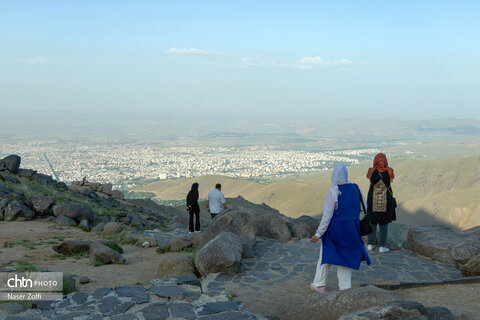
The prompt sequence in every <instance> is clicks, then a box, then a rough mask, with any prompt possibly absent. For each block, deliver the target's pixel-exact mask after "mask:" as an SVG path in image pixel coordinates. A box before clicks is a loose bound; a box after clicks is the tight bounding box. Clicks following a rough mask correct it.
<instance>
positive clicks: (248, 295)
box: [206, 239, 461, 319]
mask: <svg viewBox="0 0 480 320" xmlns="http://www.w3.org/2000/svg"><path fill="white" fill-rule="evenodd" d="M254 254H255V257H254V258H252V259H245V260H242V264H241V266H240V270H239V272H238V273H237V274H236V275H234V276H228V275H216V276H210V279H209V283H208V285H207V289H206V290H207V291H209V292H211V293H213V294H214V293H219V292H227V294H232V295H235V296H236V297H237V298H238V299H239V300H242V301H244V302H245V305H246V308H248V309H249V310H251V311H254V312H260V313H262V314H265V315H274V316H276V317H278V318H284V319H292V317H294V314H289V312H294V311H292V310H294V308H293V309H292V308H291V307H289V305H292V304H301V303H303V300H304V299H305V298H306V297H307V296H308V295H310V294H311V293H312V292H311V291H310V289H309V286H310V283H311V282H312V281H313V277H314V276H315V270H316V264H317V261H318V256H319V245H318V243H311V242H309V239H302V240H297V241H291V242H287V243H279V242H276V241H272V240H261V241H257V243H256V245H255V247H254ZM370 259H371V261H372V264H371V265H370V266H367V265H366V263H362V265H361V267H360V270H358V271H354V272H353V276H352V286H353V287H356V286H360V285H362V284H395V283H399V282H428V281H443V280H445V279H458V278H461V274H460V271H459V270H457V269H456V268H455V267H454V266H450V265H445V264H440V263H437V262H435V261H432V260H429V259H425V258H422V257H419V256H417V255H415V254H414V253H412V252H410V251H408V250H396V251H391V252H389V253H386V254H380V253H378V252H370ZM331 290H338V285H337V277H336V268H335V267H332V268H331V269H330V272H329V277H328V280H327V291H331ZM266 302H271V303H270V305H269V306H265V304H266Z"/></svg>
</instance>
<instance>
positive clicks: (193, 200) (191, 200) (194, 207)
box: [187, 182, 200, 232]
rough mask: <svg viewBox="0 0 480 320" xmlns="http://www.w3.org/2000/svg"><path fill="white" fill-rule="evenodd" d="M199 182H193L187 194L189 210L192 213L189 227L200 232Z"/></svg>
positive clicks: (191, 230)
mask: <svg viewBox="0 0 480 320" xmlns="http://www.w3.org/2000/svg"><path fill="white" fill-rule="evenodd" d="M198 186H199V184H198V183H196V182H195V183H194V184H192V189H191V190H190V191H189V192H188V195H187V210H188V212H189V213H190V221H189V226H188V229H189V230H190V232H194V231H197V232H200V206H199V205H198ZM194 214H195V228H194V227H193V215H194Z"/></svg>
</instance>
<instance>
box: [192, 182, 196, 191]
mask: <svg viewBox="0 0 480 320" xmlns="http://www.w3.org/2000/svg"><path fill="white" fill-rule="evenodd" d="M191 190H198V183H197V182H195V183H194V184H192V189H191Z"/></svg>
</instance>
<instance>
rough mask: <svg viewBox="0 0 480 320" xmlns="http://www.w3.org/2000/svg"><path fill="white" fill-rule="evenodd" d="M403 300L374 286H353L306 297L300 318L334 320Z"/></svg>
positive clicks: (300, 311) (300, 310)
mask: <svg viewBox="0 0 480 320" xmlns="http://www.w3.org/2000/svg"><path fill="white" fill-rule="evenodd" d="M399 300H401V299H400V298H398V297H397V296H395V295H394V294H393V293H391V292H389V291H387V290H383V289H380V288H377V287H374V286H367V287H361V288H352V289H348V290H344V291H335V292H330V293H327V294H317V293H315V294H312V295H311V296H310V297H309V298H308V299H306V302H305V304H304V305H303V308H302V309H299V314H298V318H299V319H303V318H312V319H326V320H330V319H332V320H334V319H338V318H340V317H341V316H342V315H345V314H349V313H355V312H358V311H361V310H365V309H369V308H373V307H377V306H383V305H386V304H390V303H393V302H395V301H399Z"/></svg>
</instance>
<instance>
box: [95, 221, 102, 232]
mask: <svg viewBox="0 0 480 320" xmlns="http://www.w3.org/2000/svg"><path fill="white" fill-rule="evenodd" d="M104 226H105V223H103V222H101V223H99V224H97V225H96V226H95V227H93V228H92V231H93V232H100V231H103V227H104Z"/></svg>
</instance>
